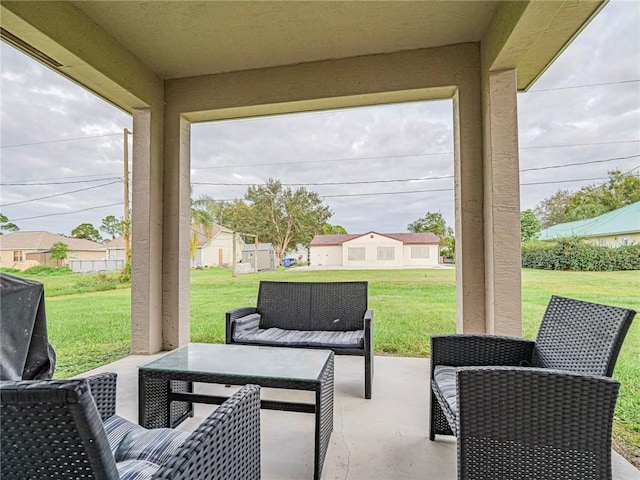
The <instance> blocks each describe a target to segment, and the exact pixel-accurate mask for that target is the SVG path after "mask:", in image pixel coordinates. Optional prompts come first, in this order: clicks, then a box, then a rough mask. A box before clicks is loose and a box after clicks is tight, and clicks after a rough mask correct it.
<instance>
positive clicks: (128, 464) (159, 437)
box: [103, 415, 189, 480]
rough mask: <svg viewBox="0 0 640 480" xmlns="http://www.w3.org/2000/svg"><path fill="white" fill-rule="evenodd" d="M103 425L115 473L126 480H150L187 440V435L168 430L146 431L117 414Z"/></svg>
mask: <svg viewBox="0 0 640 480" xmlns="http://www.w3.org/2000/svg"><path fill="white" fill-rule="evenodd" d="M103 425H104V430H105V433H106V434H107V440H108V442H109V447H110V448H111V451H112V453H113V456H114V458H115V461H116V467H117V468H118V472H120V476H121V478H124V477H123V475H124V474H125V473H126V475H127V477H126V478H127V479H129V480H143V479H146V478H150V477H151V475H153V473H154V472H155V471H156V470H157V469H158V468H160V466H161V465H162V464H163V463H164V462H166V461H167V460H169V458H171V457H172V456H173V455H174V454H175V452H176V451H177V450H178V448H180V447H181V446H182V444H184V442H185V440H186V439H187V437H189V433H188V432H183V431H180V430H173V429H170V428H154V429H152V430H147V429H146V428H143V427H141V426H140V425H137V424H135V423H133V422H130V421H129V420H127V419H125V418H122V417H120V416H118V415H113V416H111V417H110V418H108V419H107V420H105V422H104V423H103ZM154 468H155V469H154Z"/></svg>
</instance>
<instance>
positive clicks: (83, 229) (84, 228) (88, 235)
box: [71, 223, 102, 242]
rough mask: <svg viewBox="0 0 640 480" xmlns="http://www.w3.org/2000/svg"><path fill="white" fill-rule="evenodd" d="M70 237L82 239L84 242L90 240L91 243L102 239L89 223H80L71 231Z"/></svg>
mask: <svg viewBox="0 0 640 480" xmlns="http://www.w3.org/2000/svg"><path fill="white" fill-rule="evenodd" d="M71 236H72V237H73V238H84V239H85V240H91V241H92V242H100V241H101V240H102V237H101V236H100V232H98V230H96V229H95V227H94V226H93V225H91V224H90V223H81V224H80V225H78V226H77V227H76V228H74V229H73V230H71Z"/></svg>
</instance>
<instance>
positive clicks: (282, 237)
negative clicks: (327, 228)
mask: <svg viewBox="0 0 640 480" xmlns="http://www.w3.org/2000/svg"><path fill="white" fill-rule="evenodd" d="M233 213H234V226H233V228H235V229H237V230H241V231H244V232H246V233H257V234H258V237H259V239H260V241H262V242H270V243H273V245H274V247H275V250H276V254H277V255H278V258H280V259H282V255H283V253H284V252H285V251H286V250H287V249H288V248H289V247H290V246H291V245H296V244H298V243H301V244H304V245H306V244H308V243H310V242H311V239H312V238H313V236H314V235H316V234H318V233H321V232H322V226H323V225H324V224H325V223H326V221H327V220H328V219H329V218H330V217H331V214H332V212H331V210H330V209H329V207H328V206H327V205H324V204H323V202H322V199H321V198H320V196H319V195H318V194H317V193H316V192H310V191H308V190H307V189H306V188H304V187H300V188H298V189H297V190H292V189H291V188H283V187H282V183H280V181H279V180H274V179H269V180H268V181H267V183H265V184H264V185H258V186H252V187H249V188H248V189H247V193H246V194H245V202H235V203H234V204H233Z"/></svg>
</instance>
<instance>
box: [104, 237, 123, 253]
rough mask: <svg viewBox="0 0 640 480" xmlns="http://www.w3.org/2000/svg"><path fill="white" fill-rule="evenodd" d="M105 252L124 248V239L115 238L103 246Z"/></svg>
mask: <svg viewBox="0 0 640 480" xmlns="http://www.w3.org/2000/svg"><path fill="white" fill-rule="evenodd" d="M104 246H105V248H106V249H107V250H113V249H118V248H124V237H117V238H114V239H113V240H111V241H110V242H107V243H105V244H104Z"/></svg>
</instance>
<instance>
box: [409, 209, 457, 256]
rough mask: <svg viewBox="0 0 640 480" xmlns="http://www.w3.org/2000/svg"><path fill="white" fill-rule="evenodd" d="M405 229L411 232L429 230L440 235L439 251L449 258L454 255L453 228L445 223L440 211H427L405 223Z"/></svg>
mask: <svg viewBox="0 0 640 480" xmlns="http://www.w3.org/2000/svg"><path fill="white" fill-rule="evenodd" d="M407 230H409V231H410V232H413V233H421V232H431V233H433V234H434V235H436V236H438V237H440V248H441V251H442V252H443V253H444V254H445V255H446V256H447V257H449V258H452V257H453V256H454V255H455V245H456V244H455V237H454V235H453V229H452V228H451V227H449V226H448V225H447V222H446V220H445V219H444V217H443V216H442V213H440V212H437V213H433V212H427V213H426V214H425V215H424V217H421V218H419V219H417V220H416V221H415V222H412V223H410V224H409V225H407Z"/></svg>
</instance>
